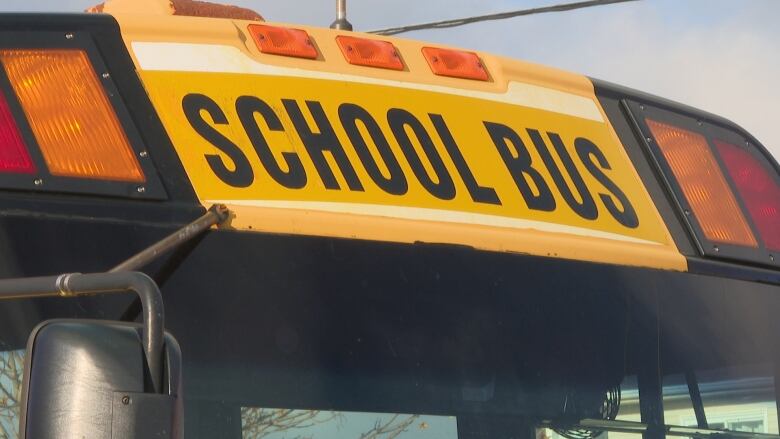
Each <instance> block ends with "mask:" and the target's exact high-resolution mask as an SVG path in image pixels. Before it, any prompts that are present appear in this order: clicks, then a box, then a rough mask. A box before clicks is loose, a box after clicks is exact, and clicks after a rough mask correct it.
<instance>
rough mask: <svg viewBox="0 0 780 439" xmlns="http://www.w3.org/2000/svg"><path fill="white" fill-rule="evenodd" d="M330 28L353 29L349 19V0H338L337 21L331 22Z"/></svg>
mask: <svg viewBox="0 0 780 439" xmlns="http://www.w3.org/2000/svg"><path fill="white" fill-rule="evenodd" d="M330 28H331V29H339V30H349V31H351V30H352V23H350V22H349V21H348V20H347V0H336V21H334V22H333V23H331V25H330Z"/></svg>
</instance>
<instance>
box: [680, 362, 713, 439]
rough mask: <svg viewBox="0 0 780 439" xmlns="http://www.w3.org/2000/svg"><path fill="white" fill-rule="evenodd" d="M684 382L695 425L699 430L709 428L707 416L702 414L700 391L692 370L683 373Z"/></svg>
mask: <svg viewBox="0 0 780 439" xmlns="http://www.w3.org/2000/svg"><path fill="white" fill-rule="evenodd" d="M685 382H686V383H688V394H689V395H691V404H693V412H694V413H695V414H696V425H698V426H699V428H709V427H708V424H707V416H706V415H705V413H704V402H702V399H701V391H700V390H699V380H698V379H696V372H694V371H693V370H689V371H687V372H685Z"/></svg>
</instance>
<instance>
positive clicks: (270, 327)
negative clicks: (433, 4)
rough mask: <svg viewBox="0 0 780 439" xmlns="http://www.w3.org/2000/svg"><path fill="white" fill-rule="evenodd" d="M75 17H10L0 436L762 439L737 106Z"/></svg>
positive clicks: (5, 72) (748, 159)
mask: <svg viewBox="0 0 780 439" xmlns="http://www.w3.org/2000/svg"><path fill="white" fill-rule="evenodd" d="M91 12H93V13H90V14H76V15H50V14H48V15H32V14H6V15H0V65H1V66H2V69H0V200H1V201H0V255H1V256H0V278H2V280H0V438H4V439H5V438H7V439H10V438H14V439H16V438H26V439H48V438H151V437H154V438H178V439H180V438H187V439H207V438H209V439H210V438H230V439H237V438H245V439H255V438H269V439H283V438H355V439H367V438H377V439H391V438H406V439H417V438H419V439H425V438H446V439H454V438H462V439H470V438H534V439H542V438H552V437H555V438H558V437H563V438H567V439H595V438H597V437H598V438H602V439H606V438H607V437H608V436H609V437H613V436H614V438H613V439H615V438H621V439H622V438H626V439H628V438H638V437H639V436H640V435H641V436H642V437H643V438H644V439H663V438H666V437H667V436H668V437H675V436H679V437H692V438H697V439H700V438H705V437H707V438H710V437H724V438H740V439H748V438H755V439H764V438H766V439H768V438H777V437H778V421H777V394H778V389H780V386H779V385H778V381H777V377H778V371H780V366H779V365H780V350H778V348H777V346H778V343H777V339H778V338H777V337H778V334H780V327H779V325H780V323H778V319H777V317H776V316H777V311H778V310H780V167H778V164H777V162H776V161H775V159H774V158H773V157H772V156H771V155H770V154H769V153H768V152H767V150H766V149H765V148H764V147H763V145H762V144H761V143H760V142H759V140H758V139H756V138H754V137H753V136H752V135H750V134H749V133H748V132H746V131H745V130H743V129H742V128H740V127H739V126H738V125H736V124H734V123H733V122H731V121H728V120H725V119H723V118H721V117H718V116H716V115H713V114H709V113H706V112H703V111H700V110H697V109H694V108H691V107H688V106H685V105H683V104H680V103H676V102H671V101H668V100H665V99H662V98H659V97H656V96H651V95H648V94H645V93H642V92H639V91H636V90H631V89H628V88H624V87H621V86H618V85H615V84H611V83H606V82H604V81H600V80H597V79H593V78H588V77H585V76H582V75H578V74H574V73H569V72H564V71H560V70H558V69H555V68H551V67H545V66H540V65H536V64H531V63H527V62H523V61H519V60H512V59H507V58H503V57H499V56H495V55H491V54H489V53H482V52H475V51H471V50H467V49H462V48H454V47H446V46H443V45H440V44H432V43H426V42H422V41H414V40H406V39H399V38H392V37H386V36H378V35H373V34H364V33H358V32H351V31H347V30H335V29H323V28H315V27H309V26H300V25H294V24H282V23H269V22H266V21H264V20H263V18H262V17H261V15H260V14H257V13H254V12H252V11H248V10H244V9H240V8H235V7H227V6H224V7H223V6H220V5H214V4H205V3H201V2H192V1H184V0H177V1H173V2H167V1H165V2H152V1H146V0H145V1H143V2H140V1H139V2H132V1H127V0H125V1H123V0H110V1H108V2H106V3H105V4H104V5H99V6H96V7H95V8H92V10H91ZM163 304H164V306H163Z"/></svg>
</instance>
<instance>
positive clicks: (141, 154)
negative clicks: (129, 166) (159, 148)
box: [138, 151, 149, 158]
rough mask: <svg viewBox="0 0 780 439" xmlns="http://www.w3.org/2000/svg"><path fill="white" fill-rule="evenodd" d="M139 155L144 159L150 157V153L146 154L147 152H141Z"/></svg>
mask: <svg viewBox="0 0 780 439" xmlns="http://www.w3.org/2000/svg"><path fill="white" fill-rule="evenodd" d="M138 155H139V156H141V157H143V158H146V157H149V153H148V152H146V151H141V152H140V153H138Z"/></svg>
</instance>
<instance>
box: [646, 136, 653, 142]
mask: <svg viewBox="0 0 780 439" xmlns="http://www.w3.org/2000/svg"><path fill="white" fill-rule="evenodd" d="M645 140H647V143H652V142H653V138H652V137H645Z"/></svg>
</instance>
